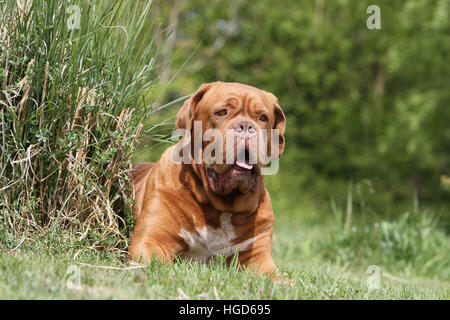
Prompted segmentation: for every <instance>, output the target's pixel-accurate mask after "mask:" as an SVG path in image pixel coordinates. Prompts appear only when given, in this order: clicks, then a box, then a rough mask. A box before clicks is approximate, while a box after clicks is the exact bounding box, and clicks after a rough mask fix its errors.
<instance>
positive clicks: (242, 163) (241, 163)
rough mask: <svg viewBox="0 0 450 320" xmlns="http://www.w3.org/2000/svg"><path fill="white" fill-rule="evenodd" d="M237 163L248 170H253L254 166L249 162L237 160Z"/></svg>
mask: <svg viewBox="0 0 450 320" xmlns="http://www.w3.org/2000/svg"><path fill="white" fill-rule="evenodd" d="M236 165H237V166H239V167H241V168H244V169H247V170H251V169H252V168H253V165H252V164H247V163H244V162H240V161H236Z"/></svg>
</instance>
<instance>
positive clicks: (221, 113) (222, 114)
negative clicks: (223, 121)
mask: <svg viewBox="0 0 450 320" xmlns="http://www.w3.org/2000/svg"><path fill="white" fill-rule="evenodd" d="M227 113H228V112H227V109H220V110H219V111H216V112H214V114H215V115H216V116H219V117H223V116H226V115H227Z"/></svg>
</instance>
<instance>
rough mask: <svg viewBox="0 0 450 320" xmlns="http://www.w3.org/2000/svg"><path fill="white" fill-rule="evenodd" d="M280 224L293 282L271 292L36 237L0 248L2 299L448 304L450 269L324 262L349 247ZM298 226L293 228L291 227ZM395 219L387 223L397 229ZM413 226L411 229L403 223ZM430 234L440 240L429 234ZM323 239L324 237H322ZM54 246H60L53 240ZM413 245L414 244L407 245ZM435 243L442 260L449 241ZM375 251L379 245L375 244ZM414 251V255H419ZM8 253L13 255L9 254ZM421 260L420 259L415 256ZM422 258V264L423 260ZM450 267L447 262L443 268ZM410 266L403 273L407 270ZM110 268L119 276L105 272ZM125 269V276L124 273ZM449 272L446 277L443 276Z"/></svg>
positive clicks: (320, 231) (228, 275) (280, 256)
mask: <svg viewBox="0 0 450 320" xmlns="http://www.w3.org/2000/svg"><path fill="white" fill-rule="evenodd" d="M288 220H289V219H286V217H281V218H280V219H279V220H278V221H277V223H276V230H275V234H274V254H273V255H274V260H275V262H276V264H277V265H278V266H279V268H280V270H281V271H283V272H286V273H287V275H288V277H289V278H290V279H292V280H293V281H294V285H293V286H288V285H284V284H274V283H273V282H272V281H271V280H269V279H267V278H265V277H258V276H256V275H254V274H251V273H248V272H244V271H242V270H236V268H234V267H229V266H226V265H225V264H224V263H223V259H218V260H217V261H216V262H215V263H214V264H210V265H205V264H199V263H192V262H186V261H178V262H175V263H174V264H171V265H164V264H161V263H158V262H154V263H152V264H151V265H149V266H146V267H143V268H138V269H129V268H130V266H129V265H127V264H126V261H125V254H124V252H120V251H113V252H108V251H99V250H94V249H92V248H90V247H89V246H87V245H82V244H80V243H78V242H76V241H73V242H71V241H69V240H70V239H71V238H70V237H68V236H67V235H66V238H65V239H64V238H62V237H58V238H52V237H41V238H40V239H36V240H35V241H34V242H32V243H29V242H27V243H23V244H22V245H21V246H19V247H18V248H17V249H15V250H13V249H14V248H12V249H5V248H3V249H2V251H1V256H0V298H2V299H38V298H39V299H55V298H56V299H93V298H95V299H183V298H191V299H216V298H220V299H449V298H450V282H449V278H448V267H447V266H445V265H441V264H437V266H436V267H435V268H434V269H430V270H429V271H428V272H425V273H424V272H423V270H421V268H420V267H421V266H423V263H422V261H420V263H421V264H420V265H419V264H418V263H419V262H418V261H417V259H418V258H416V260H411V261H409V262H408V261H405V260H407V259H408V257H407V256H405V257H403V258H402V257H394V256H393V255H392V254H390V253H389V252H388V253H387V257H388V258H389V259H391V260H390V261H388V260H386V259H388V258H385V260H380V259H379V258H378V257H376V256H374V257H373V259H372V258H371V257H369V255H367V256H361V257H360V259H359V260H358V259H355V257H353V256H349V258H348V260H346V261H343V260H342V258H341V259H340V260H339V259H330V258H329V256H330V253H331V252H332V251H331V249H330V247H333V248H334V252H339V251H341V250H344V251H345V250H347V251H350V250H351V248H352V245H349V244H346V243H345V242H344V243H342V242H335V237H336V233H337V231H336V224H321V225H311V226H303V227H302V226H301V224H295V223H294V224H292V223H287V221H288ZM296 221H299V219H297V220H296ZM401 221H402V220H401V219H399V220H398V221H397V222H395V223H393V224H394V225H395V224H396V223H397V224H400V223H401ZM409 223H411V222H409ZM432 231H433V232H434V233H436V232H440V231H438V230H432ZM324 235H327V236H324ZM57 239H60V240H61V242H57V241H56V240H57ZM409 240H411V241H412V240H413V239H409ZM443 240H444V242H442V243H440V244H439V245H440V248H439V249H440V251H441V253H443V254H444V253H447V256H448V247H446V246H447V245H448V238H445V239H443ZM380 243H381V242H380ZM418 250H420V249H418ZM11 251H12V252H11ZM418 254H419V255H420V254H423V252H418ZM424 257H425V256H424ZM447 262H448V260H447ZM408 263H409V267H407V266H408ZM374 264H375V265H377V266H378V267H379V268H380V271H381V273H380V274H381V277H380V288H379V289H375V290H369V287H368V285H367V280H368V278H369V277H370V276H371V274H368V273H367V268H368V267H369V266H370V265H374ZM71 266H76V267H75V268H79V272H80V287H79V288H77V289H71V288H69V287H68V286H67V283H68V282H67V281H69V282H70V281H71V280H72V279H74V273H71V270H73V269H71V268H74V267H71ZM105 266H109V267H114V268H119V269H120V268H122V269H123V270H115V269H114V270H109V269H104V268H103V267H105ZM127 268H128V269H127ZM446 268H447V269H446Z"/></svg>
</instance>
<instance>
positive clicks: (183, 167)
mask: <svg viewBox="0 0 450 320" xmlns="http://www.w3.org/2000/svg"><path fill="white" fill-rule="evenodd" d="M194 121H197V123H198V122H200V123H201V128H202V133H204V132H205V131H206V130H208V129H210V128H214V129H217V130H219V131H220V132H222V133H223V135H224V136H226V132H227V131H228V132H231V133H232V135H231V136H230V135H229V136H226V137H232V138H233V140H234V141H233V145H234V151H235V153H236V155H237V154H239V152H240V151H242V150H236V149H237V147H236V145H237V142H236V141H238V140H239V139H241V140H240V141H242V139H244V142H245V143H241V144H240V145H243V146H244V147H243V148H244V149H245V150H244V151H246V150H247V149H248V147H249V145H250V144H251V143H252V142H253V141H254V140H255V137H256V136H257V133H258V131H261V129H266V130H268V131H269V132H270V129H277V130H278V132H279V134H278V140H279V141H278V154H276V155H275V156H274V158H276V159H277V158H279V157H280V156H281V154H282V153H283V149H284V145H285V142H284V136H283V133H284V130H285V122H286V119H285V116H284V114H283V111H282V110H281V107H280V106H279V104H278V101H277V98H276V97H275V96H274V95H273V94H271V93H269V92H266V91H264V90H260V89H257V88H254V87H251V86H248V85H244V84H240V83H229V82H213V83H207V84H203V85H201V86H200V88H199V89H198V90H197V92H195V93H194V94H193V95H192V96H191V98H189V99H188V100H187V101H186V102H185V103H184V105H183V106H182V108H181V109H180V110H179V111H178V114H177V119H176V128H177V129H185V130H187V131H189V132H190V131H192V129H193V123H194ZM272 137H277V136H273V135H271V134H268V135H267V136H266V139H265V140H264V141H266V142H267V144H268V146H267V147H266V146H264V147H265V150H270V145H271V143H272V141H271V139H272V140H273V138H272ZM228 139H229V138H228ZM225 140H226V139H224V140H223V141H222V143H223V145H225V144H226V141H225ZM178 143H181V142H178ZM209 143H211V142H209V141H202V142H201V148H202V150H205V148H206V147H207V146H208V145H209ZM176 147H177V145H175V146H172V147H169V148H168V149H167V150H166V151H165V152H164V153H163V155H162V156H161V158H160V160H159V161H158V162H156V163H151V162H143V163H138V164H136V165H135V166H134V167H133V168H132V170H131V177H132V181H133V190H134V194H135V200H136V202H135V206H134V212H135V215H136V218H137V222H136V227H135V229H134V232H133V237H132V240H131V245H130V247H129V257H130V261H131V260H133V261H136V262H138V261H140V260H141V259H142V260H143V261H149V260H151V259H152V258H153V257H157V258H159V259H161V260H163V261H165V262H170V261H171V260H173V259H174V258H175V257H177V256H178V257H182V258H189V259H195V260H198V261H204V262H205V261H208V260H209V259H210V258H211V257H214V256H216V255H218V254H222V255H225V256H228V257H229V258H228V261H230V260H231V258H232V257H233V256H234V255H235V254H236V253H237V258H238V260H239V263H240V265H241V266H244V267H245V269H249V267H251V266H252V267H251V268H250V269H256V270H257V272H258V273H259V274H266V275H269V276H270V277H273V279H274V280H276V281H277V280H281V279H282V278H281V276H280V275H279V272H278V270H277V267H276V266H275V264H274V262H273V260H272V230H273V222H274V214H273V211H272V205H271V202H270V196H269V193H268V191H267V189H266V187H265V184H264V176H263V175H261V170H262V168H264V166H263V164H261V162H260V161H259V160H257V163H256V164H254V165H252V164H250V163H249V161H248V156H247V158H245V157H244V158H245V161H238V160H236V161H234V160H232V161H231V163H230V162H229V161H228V162H227V161H222V162H223V163H219V162H217V163H212V164H207V163H206V162H205V161H204V159H203V160H202V159H201V160H200V161H197V162H195V161H194V160H193V161H190V163H185V162H183V161H181V162H177V161H173V160H172V156H171V155H172V153H173V152H174V148H176ZM190 157H191V159H192V157H193V155H191V156H190ZM223 157H225V155H224V156H223ZM236 159H237V158H236ZM233 161H234V162H233Z"/></svg>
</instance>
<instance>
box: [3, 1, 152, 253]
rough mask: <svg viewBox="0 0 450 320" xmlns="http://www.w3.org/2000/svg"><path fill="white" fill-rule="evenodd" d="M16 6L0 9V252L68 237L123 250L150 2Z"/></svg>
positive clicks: (146, 81)
mask: <svg viewBox="0 0 450 320" xmlns="http://www.w3.org/2000/svg"><path fill="white" fill-rule="evenodd" d="M22 2H23V3H24V4H21V2H20V1H16V0H8V1H2V2H0V26H1V30H0V47H1V50H0V83H1V85H0V86H1V90H0V132H1V138H0V150H1V155H0V213H1V219H2V223H1V227H0V228H1V230H0V237H1V239H0V240H1V241H0V246H3V247H10V246H12V245H13V243H14V242H15V241H17V240H18V239H25V238H26V237H28V236H29V235H30V232H36V231H39V232H42V231H45V232H52V233H55V232H60V231H61V230H71V232H72V233H71V234H74V235H76V237H77V239H78V240H83V241H88V242H89V244H90V245H92V246H99V245H100V246H107V247H117V246H119V247H124V246H126V241H127V239H128V236H129V235H128V234H127V232H126V230H127V229H126V226H128V227H130V225H132V223H131V219H130V218H131V217H132V214H131V210H130V205H131V202H132V201H131V197H130V196H131V190H130V187H129V177H128V175H127V170H129V168H130V154H131V153H132V152H133V150H134V149H135V146H136V139H137V138H138V136H139V133H140V130H141V128H142V122H143V121H144V120H145V119H146V118H147V116H148V115H149V114H150V112H152V106H151V105H146V104H145V102H144V93H146V92H148V90H149V89H151V88H152V86H153V83H154V82H153V79H154V76H155V72H154V61H155V56H156V54H157V48H155V46H154V45H153V41H152V32H148V31H147V32H145V33H144V32H142V31H143V27H144V26H145V25H147V26H148V21H146V17H147V16H148V13H149V10H150V4H145V5H141V3H134V2H122V1H115V0H112V1H106V0H101V1H72V0H71V1H70V2H69V1H60V0H48V1H43V0H34V1H31V0H29V1H22ZM74 5H75V6H74ZM77 18H80V20H79V24H78V21H77Z"/></svg>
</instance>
